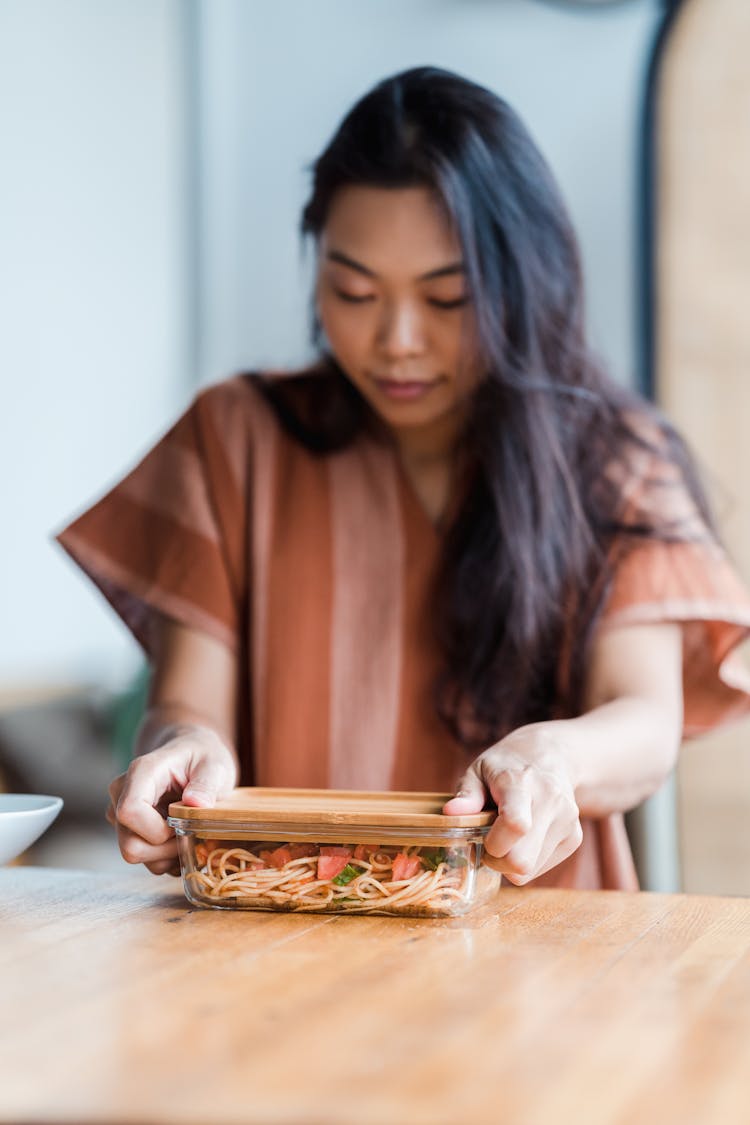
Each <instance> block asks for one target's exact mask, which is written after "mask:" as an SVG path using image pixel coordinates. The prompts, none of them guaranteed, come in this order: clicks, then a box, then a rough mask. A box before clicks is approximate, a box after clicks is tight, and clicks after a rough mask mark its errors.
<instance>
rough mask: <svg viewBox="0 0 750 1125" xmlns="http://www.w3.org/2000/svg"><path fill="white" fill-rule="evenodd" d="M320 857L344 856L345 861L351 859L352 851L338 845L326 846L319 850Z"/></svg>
mask: <svg viewBox="0 0 750 1125" xmlns="http://www.w3.org/2000/svg"><path fill="white" fill-rule="evenodd" d="M320 854H321V855H345V856H346V858H347V859H351V858H352V849H351V848H350V847H348V846H346V847H344V846H343V845H340V844H326V845H325V847H323V848H321V849H320Z"/></svg>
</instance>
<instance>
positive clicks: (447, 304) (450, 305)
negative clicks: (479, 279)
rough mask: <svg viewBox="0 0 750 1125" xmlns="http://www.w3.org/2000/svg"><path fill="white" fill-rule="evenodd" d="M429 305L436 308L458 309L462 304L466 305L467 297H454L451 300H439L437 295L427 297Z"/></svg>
mask: <svg viewBox="0 0 750 1125" xmlns="http://www.w3.org/2000/svg"><path fill="white" fill-rule="evenodd" d="M428 299H429V302H430V304H431V305H434V306H435V308H436V309H460V308H462V306H463V305H468V303H469V298H468V297H454V299H453V300H452V301H439V300H438V299H437V297H430V298H428Z"/></svg>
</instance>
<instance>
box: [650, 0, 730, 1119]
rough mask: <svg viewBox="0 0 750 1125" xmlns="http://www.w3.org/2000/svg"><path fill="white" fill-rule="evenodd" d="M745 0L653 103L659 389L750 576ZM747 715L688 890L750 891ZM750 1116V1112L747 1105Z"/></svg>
mask: <svg viewBox="0 0 750 1125" xmlns="http://www.w3.org/2000/svg"><path fill="white" fill-rule="evenodd" d="M749 46H750V4H748V2H747V0H688V2H686V3H684V4H683V5H682V7H681V8H680V12H679V15H678V17H677V19H676V21H675V23H674V25H673V29H672V31H671V32H670V37H669V40H668V43H667V48H666V52H665V55H664V58H663V63H662V67H661V71H660V77H659V86H658V104H657V125H656V127H657V164H658V199H657V208H656V234H657V259H658V265H657V283H656V303H657V307H656V317H657V345H658V346H657V357H656V378H657V393H658V397H659V400H660V402H661V404H662V405H663V406H664V408H665V409H666V412H667V414H668V415H669V416H670V417H671V418H672V420H673V421H674V422H675V423H676V425H677V426H678V428H679V429H680V430H681V431H682V433H684V434H685V436H686V437H687V438H688V441H689V442H690V444H691V445H692V447H693V448H694V449H695V450H696V452H697V454H698V457H699V461H700V463H701V464H702V466H703V467H704V468H705V469H707V470H708V474H709V481H710V484H711V485H712V491H713V496H714V500H715V504H716V508H717V511H718V514H719V518H720V523H721V527H722V530H723V532H724V535H725V539H726V542H727V545H728V547H729V549H730V553H731V554H732V556H733V557H734V559H735V561H736V562H737V564H738V567H739V569H740V572H741V573H742V574H743V575H744V577H745V579H746V580H748V579H750V491H749V486H748V482H750V441H748V424H749V423H750V316H748V294H750V210H749V209H748V199H750V68H748V62H747V60H748V48H749ZM749 736H750V722H747V721H746V722H743V723H742V724H740V725H739V726H737V727H736V728H735V729H734V730H733V731H728V732H726V733H724V732H722V733H720V734H718V735H711V736H708V737H706V738H702V739H700V741H699V742H698V743H697V744H695V745H694V746H693V745H689V746H687V747H685V748H684V751H683V754H682V756H681V763H680V767H679V770H678V794H679V812H680V824H681V836H682V868H683V883H684V887H685V889H686V890H689V891H706V892H709V893H715V894H716V893H719V894H750V830H749V829H748V824H750V818H749V817H748V812H749V811H750V785H749V784H748V779H750V737H749ZM748 1119H750V1112H749V1113H748Z"/></svg>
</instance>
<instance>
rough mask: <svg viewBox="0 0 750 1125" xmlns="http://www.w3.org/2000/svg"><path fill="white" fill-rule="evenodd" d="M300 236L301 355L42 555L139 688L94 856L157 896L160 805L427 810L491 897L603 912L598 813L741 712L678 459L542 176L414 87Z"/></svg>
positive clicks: (390, 94) (236, 398) (410, 75)
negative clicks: (597, 305)
mask: <svg viewBox="0 0 750 1125" xmlns="http://www.w3.org/2000/svg"><path fill="white" fill-rule="evenodd" d="M303 230H304V232H305V233H307V234H309V235H312V236H313V238H314V239H315V243H316V248H317V281H316V288H315V300H314V320H315V342H316V345H317V348H318V352H319V360H318V362H317V363H316V364H315V365H314V366H313V367H311V368H310V369H308V370H306V371H303V372H297V373H293V374H291V373H287V374H285V375H275V376H272V375H265V376H263V375H242V376H238V377H236V378H234V379H229V380H227V381H225V382H222V383H219V384H217V385H215V386H213V387H210V388H208V389H207V390H205V391H204V392H202V393H201V394H199V395H198V397H197V398H196V400H195V401H194V402H193V404H192V405H191V407H190V408H189V409H188V411H187V412H186V413H185V414H184V415H183V417H182V418H181V419H180V420H179V421H178V422H177V423H176V425H175V426H174V427H173V429H172V430H171V431H170V432H169V433H168V434H167V435H166V436H165V437H164V438H163V439H162V440H161V441H160V442H159V443H158V445H157V446H156V447H155V449H153V450H152V451H151V452H150V453H149V454H148V455H147V456H146V457H145V459H144V460H143V461H142V462H141V464H140V465H139V466H138V467H137V468H136V469H135V470H134V471H133V472H132V473H131V474H130V475H129V476H128V477H126V478H125V480H124V481H122V482H121V483H120V484H119V485H118V486H117V487H115V488H114V489H113V490H112V491H111V492H110V493H109V494H108V495H107V496H105V497H104V499H103V500H101V501H99V503H98V504H96V505H95V506H94V507H93V508H91V509H90V510H89V511H88V512H86V513H84V515H82V516H81V517H80V518H79V519H78V520H76V521H75V522H74V523H73V524H72V525H71V526H70V527H69V528H67V529H66V530H65V531H64V532H63V533H62V534H61V535H60V536H59V539H60V542H61V543H62V545H63V546H64V547H65V548H66V549H67V550H68V551H69V552H70V554H71V555H72V556H73V557H74V558H75V559H76V560H77V561H78V562H79V564H80V565H81V566H82V567H83V568H84V569H85V570H86V571H87V572H88V573H89V575H90V576H91V577H92V578H93V579H94V581H95V582H96V583H97V584H98V585H99V587H100V588H101V590H102V591H103V592H104V594H105V595H106V596H107V598H108V599H109V600H110V602H111V603H112V604H113V606H114V607H115V609H116V610H117V611H118V612H119V613H120V614H121V616H122V617H123V619H124V620H125V622H126V623H127V624H128V626H129V627H130V628H131V629H132V631H133V632H134V634H135V636H136V637H137V638H138V640H139V641H140V642H141V644H142V645H143V647H144V649H145V650H146V652H147V653H148V656H149V658H150V660H151V664H152V669H153V678H152V685H151V694H150V706H149V709H148V712H147V715H146V717H145V720H144V722H143V725H142V727H141V729H140V732H139V737H138V744H137V756H136V758H135V760H134V762H133V763H132V765H131V766H130V768H129V769H128V771H127V773H125V774H124V775H122V776H121V777H119V778H117V779H116V780H115V781H114V782H113V784H112V786H111V789H110V795H111V806H110V809H109V812H108V818H109V820H110V821H111V823H112V824H113V825H114V826H115V827H116V829H117V833H118V837H119V842H120V847H121V850H122V853H123V855H124V857H125V858H126V859H127V860H128V861H130V862H134V863H135V862H143V863H145V864H146V866H147V867H148V868H149V870H151V871H153V872H154V873H161V872H165V871H172V870H174V869H175V854H176V846H175V840H174V838H173V837H172V833H171V830H170V829H169V828H168V827H167V825H166V823H165V820H164V816H163V814H164V810H165V806H166V804H167V803H168V801H169V800H170V799H174V798H175V797H182V799H183V800H184V801H186V802H188V803H191V804H195V805H209V804H212V803H213V802H214V800H215V799H216V797H217V796H219V795H221V794H223V793H225V792H227V791H228V790H229V789H231V788H232V787H233V786H234V785H235V784H236V783H237V782H238V781H240V782H241V783H244V784H248V783H255V784H265V785H289V786H323V787H325V786H330V787H339V788H362V789H387V788H391V789H427V790H443V791H449V792H455V793H456V796H455V797H454V798H453V799H452V800H450V801H448V803H447V805H446V806H445V811H446V813H449V814H451V813H468V812H473V811H477V810H479V809H481V808H482V806H483V805H484V804H485V802H487V801H490V802H492V803H494V804H496V805H497V808H498V813H499V815H498V818H497V821H496V824H495V825H494V827H493V828H492V830H491V832H490V834H489V836H488V839H487V853H488V862H490V863H491V864H492V866H494V867H496V868H497V869H498V870H499V871H501V872H503V874H504V875H505V876H506V877H507V879H508V880H509V881H510V882H513V883H516V884H518V885H521V884H525V883H528V882H530V881H531V880H536V881H542V882H544V883H550V884H554V885H558V886H588V887H596V886H599V887H625V888H634V887H635V886H636V885H637V884H636V880H635V874H634V869H633V865H632V859H631V856H630V852H629V849H628V845H627V840H626V837H625V833H624V827H623V819H622V813H623V811H624V810H627V809H629V808H631V807H633V806H635V805H636V804H638V803H639V802H640V801H642V800H643V799H644V798H646V797H647V796H649V794H651V793H653V792H654V791H655V790H656V789H657V788H658V787H659V785H661V783H662V782H663V781H664V779H665V778H666V777H667V775H668V774H669V772H670V770H671V769H672V767H673V765H674V762H675V758H676V754H677V751H678V747H679V744H680V739H681V736H682V734H683V733H687V734H691V733H697V732H699V731H701V730H705V729H707V728H709V727H711V726H713V725H715V724H716V723H718V722H720V721H723V720H725V719H727V718H729V717H732V716H734V715H738V714H740V713H742V712H744V711H746V710H747V708H748V696H747V694H746V693H745V691H744V689H743V687H742V685H741V683H740V681H739V678H738V674H737V671H736V669H734V670H733V669H732V668H731V667H730V666H729V662H728V661H727V654H728V653H729V651H730V649H732V648H733V647H734V646H735V645H736V644H737V643H738V642H739V641H740V640H741V639H742V638H743V637H744V636H745V635H746V632H747V627H748V625H750V601H749V600H748V598H747V596H746V594H745V592H744V590H743V588H742V587H741V585H740V583H739V581H738V580H737V578H736V577H735V575H734V573H733V572H732V570H731V569H730V567H729V566H728V564H727V562H726V560H725V558H724V556H723V554H722V551H721V549H720V548H719V546H718V544H717V541H716V538H715V536H714V534H713V531H712V524H711V520H710V516H709V512H708V510H707V506H706V503H705V500H704V498H703V494H702V492H701V490H700V487H699V485H698V482H697V480H696V477H695V474H694V471H693V469H692V466H691V462H690V459H689V457H688V455H687V453H686V451H685V448H684V446H683V444H682V443H681V441H680V440H679V438H678V436H677V435H676V434H675V433H674V432H673V431H672V430H671V429H670V427H669V426H668V425H667V423H666V422H665V421H664V420H663V419H662V418H660V416H659V415H658V414H657V413H656V412H655V411H654V410H653V409H652V408H650V407H649V406H647V404H645V403H644V402H641V401H639V400H637V399H636V398H635V397H634V396H631V395H629V394H627V393H626V392H625V391H623V390H622V389H618V388H617V387H616V386H615V385H614V384H613V383H611V382H610V381H609V380H608V379H607V378H606V377H605V376H604V375H603V374H602V373H601V372H600V371H599V369H598V368H597V365H596V364H595V362H594V361H593V359H592V357H591V355H590V354H589V352H588V350H587V347H586V343H585V340H584V329H583V308H582V291H581V274H580V268H579V261H578V254H577V249H576V244H575V238H574V235H573V232H572V230H571V227H570V224H569V221H568V219H567V216H566V214H565V210H564V207H563V205H562V202H561V200H560V197H559V195H558V192H557V189H556V187H555V185H554V182H553V180H552V177H551V175H550V173H549V170H548V169H547V167H546V165H545V163H544V162H543V160H542V158H541V157H540V155H539V153H538V152H537V151H536V149H535V147H534V145H533V143H532V142H531V140H530V138H529V136H528V135H527V133H526V131H525V130H524V128H523V126H522V125H521V123H520V122H519V120H518V118H517V117H516V116H515V114H514V113H513V112H512V111H511V110H510V109H509V108H508V106H506V105H505V104H504V103H503V102H502V101H500V100H499V99H498V98H496V97H495V96H494V95H493V94H491V93H490V92H489V91H487V90H484V89H482V88H481V87H479V86H476V85H474V84H472V83H470V82H467V81H465V80H463V79H461V78H459V77H457V76H455V75H452V74H450V73H448V72H446V71H441V70H436V69H433V68H420V69H417V70H412V71H408V72H406V73H404V74H400V75H397V76H395V77H393V78H391V79H389V80H387V81H385V82H382V83H381V84H380V85H378V86H377V87H376V88H375V89H374V90H373V91H371V92H370V93H369V94H368V95H367V96H366V97H365V98H363V99H362V100H361V101H360V102H359V103H358V104H357V105H356V106H355V107H354V108H353V109H352V110H351V112H350V113H349V115H348V116H347V118H346V119H345V120H344V122H343V123H342V125H341V127H340V128H339V130H338V132H337V133H336V135H335V136H334V138H333V140H332V141H331V143H330V144H329V146H328V147H327V149H326V150H325V151H324V152H323V154H322V155H321V157H320V158H319V160H318V161H317V162H316V164H315V168H314V184H313V191H312V196H311V198H310V200H309V202H308V204H307V206H306V208H305V211H304V217H303ZM683 685H684V697H683ZM683 712H684V713H683Z"/></svg>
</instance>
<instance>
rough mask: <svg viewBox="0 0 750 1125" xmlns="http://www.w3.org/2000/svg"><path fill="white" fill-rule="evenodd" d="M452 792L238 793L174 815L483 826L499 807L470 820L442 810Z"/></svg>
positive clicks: (174, 808)
mask: <svg viewBox="0 0 750 1125" xmlns="http://www.w3.org/2000/svg"><path fill="white" fill-rule="evenodd" d="M452 796H453V794H452V793H377V792H369V793H368V792H357V791H355V790H351V789H270V788H269V789H266V788H261V787H253V786H246V787H244V788H239V789H234V790H233V791H232V792H231V793H230V794H229V796H228V797H223V798H222V799H221V800H219V801H217V802H216V804H215V805H211V806H209V807H204V808H195V806H193V805H184V804H183V803H182V802H181V801H174V802H173V803H172V804H171V805H170V806H169V815H170V816H171V817H179V818H181V819H184V820H210V821H212V822H213V821H226V822H227V826H229V824H230V823H232V822H233V821H241V820H252V821H254V822H257V823H259V824H271V823H273V824H279V823H284V824H290V825H291V824H321V825H323V824H327V825H334V824H336V825H338V824H351V825H357V824H359V825H362V824H366V825H372V826H373V827H386V826H388V827H396V828H420V827H422V828H443V829H448V828H483V827H485V826H487V825H489V824H492V822H493V821H494V819H495V817H496V815H497V814H496V812H495V810H494V809H492V810H490V811H485V812H480V813H472V814H471V815H469V816H446V815H445V814H444V813H442V812H441V811H440V810H441V809H442V807H443V805H444V804H445V802H446V801H449V800H450V798H451V797H452Z"/></svg>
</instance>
